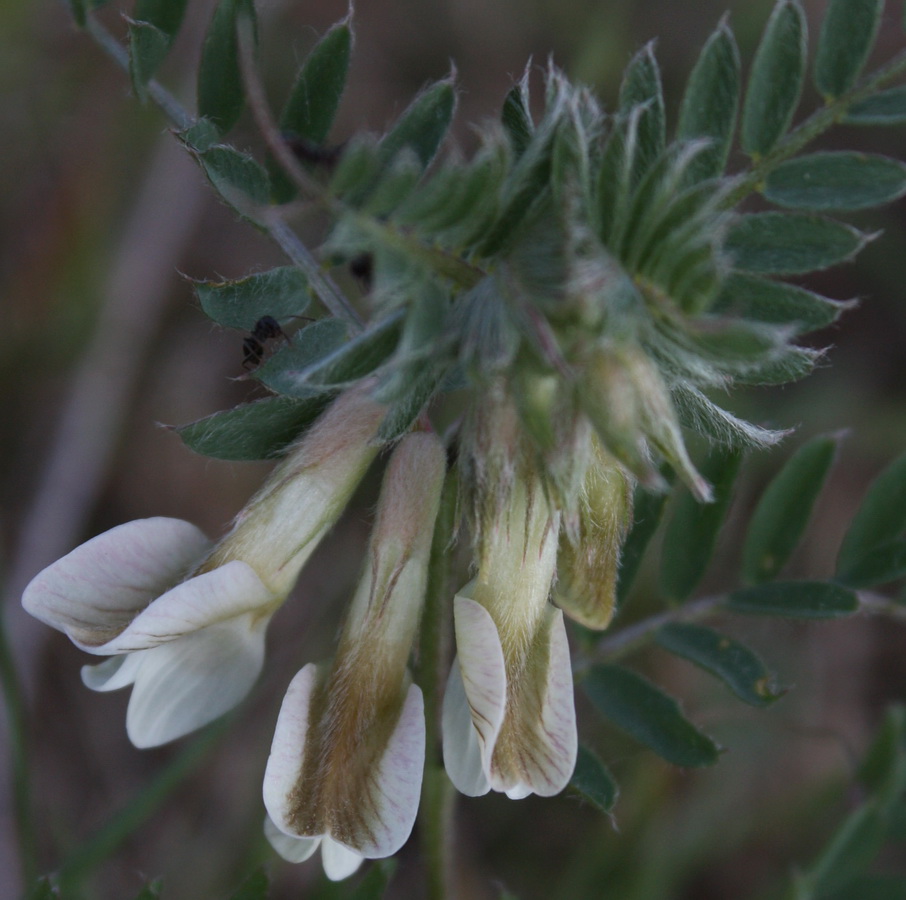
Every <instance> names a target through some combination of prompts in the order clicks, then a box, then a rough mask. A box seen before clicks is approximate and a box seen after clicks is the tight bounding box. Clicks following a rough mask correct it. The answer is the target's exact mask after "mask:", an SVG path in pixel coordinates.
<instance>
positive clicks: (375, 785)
mask: <svg viewBox="0 0 906 900" xmlns="http://www.w3.org/2000/svg"><path fill="white" fill-rule="evenodd" d="M424 768H425V705H424V701H423V699H422V692H421V689H420V688H419V687H417V686H416V685H414V684H411V685H409V690H408V692H407V693H406V700H405V702H404V703H403V708H402V711H401V712H400V717H399V721H398V722H397V723H396V728H394V729H393V734H392V735H391V736H390V740H389V741H388V742H387V748H386V750H385V751H384V755H383V756H382V757H381V759H380V762H379V763H378V765H377V771H376V772H375V773H374V775H373V776H372V777H371V778H369V780H368V785H367V790H368V797H367V798H362V800H363V801H367V802H365V810H366V811H365V813H364V816H363V818H364V819H365V822H366V825H367V830H368V831H369V832H370V833H371V834H372V836H373V838H372V840H370V841H363V842H362V843H361V844H360V845H359V846H358V847H357V848H356V849H357V850H358V851H359V853H361V855H362V856H365V857H367V858H368V859H382V858H383V857H385V856H393V854H394V853H396V851H397V850H399V849H400V847H402V846H403V844H405V843H406V841H407V840H408V839H409V835H410V834H411V833H412V826H413V825H415V817H416V814H417V813H418V801H419V798H420V796H421V790H422V773H423V772H424ZM325 871H326V865H325Z"/></svg>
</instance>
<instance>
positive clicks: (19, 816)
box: [0, 616, 38, 890]
mask: <svg viewBox="0 0 906 900" xmlns="http://www.w3.org/2000/svg"><path fill="white" fill-rule="evenodd" d="M0 685H2V690H3V700H4V705H5V707H6V724H7V728H8V730H9V748H10V757H11V764H10V780H11V781H12V791H13V813H14V819H15V825H16V834H17V837H18V842H19V860H20V865H21V866H22V882H23V884H24V885H25V887H26V890H30V889H31V886H32V885H33V884H34V881H35V878H36V877H37V874H38V866H37V860H36V856H35V825H34V820H33V817H32V805H31V777H30V774H29V767H28V746H27V737H26V735H27V733H28V728H27V723H26V714H25V704H24V703H23V702H22V689H21V685H20V682H19V679H18V677H17V675H16V668H15V664H14V662H13V656H12V653H11V652H10V646H9V641H8V640H7V637H6V626H5V623H4V620H3V617H2V616H0Z"/></svg>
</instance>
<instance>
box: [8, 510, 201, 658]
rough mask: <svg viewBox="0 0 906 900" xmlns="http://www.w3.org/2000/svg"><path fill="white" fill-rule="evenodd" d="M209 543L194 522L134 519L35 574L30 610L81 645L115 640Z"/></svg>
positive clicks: (27, 596)
mask: <svg viewBox="0 0 906 900" xmlns="http://www.w3.org/2000/svg"><path fill="white" fill-rule="evenodd" d="M210 548H211V542H210V541H209V540H208V538H207V537H205V535H204V534H203V533H202V532H201V531H200V530H199V529H198V528H196V527H195V526H194V525H192V524H191V523H190V522H184V521H183V520H182V519H167V518H163V517H158V518H152V519H136V520H135V521H134V522H126V523H125V524H123V525H119V526H117V527H116V528H112V529H111V530H110V531H105V532H104V533H103V534H99V535H98V536H97V537H95V538H92V539H91V540H90V541H87V542H86V543H84V544H82V545H81V546H79V547H76V549H75V550H73V551H72V552H71V553H68V554H67V555H66V556H64V557H62V558H61V559H58V560H57V561H56V562H55V563H53V564H52V565H50V566H48V567H47V568H46V569H44V571H43V572H40V573H39V574H38V575H36V576H35V577H34V578H33V579H32V581H31V583H30V584H29V585H28V587H26V588H25V592H24V593H23V595H22V605H23V606H24V607H25V609H26V611H27V612H29V613H30V614H31V615H33V616H35V617H36V618H38V619H40V620H41V621H42V622H45V623H47V624H48V625H51V626H53V627H54V628H57V629H59V630H60V631H63V632H65V633H66V634H67V635H68V636H69V637H70V638H72V639H73V640H74V641H75V642H76V643H78V644H80V645H83V644H89V645H97V644H101V643H104V642H105V641H108V640H110V638H111V637H112V636H113V635H115V634H116V633H117V632H119V631H120V630H122V628H124V627H125V626H126V625H127V624H128V623H129V622H130V621H131V620H132V619H133V618H134V616H135V615H136V613H138V612H139V611H140V610H142V609H144V608H145V607H146V606H147V605H148V604H149V603H150V602H151V601H152V600H153V599H154V598H155V597H157V596H158V595H160V594H161V593H163V592H164V591H166V590H167V589H168V588H170V587H172V586H173V584H175V583H176V582H178V581H179V580H180V579H181V578H182V577H183V576H184V575H185V573H186V572H188V571H190V570H191V569H192V567H193V566H195V565H196V564H198V563H199V562H200V561H201V560H202V558H203V557H204V556H205V554H206V553H207V552H208V551H209V550H210Z"/></svg>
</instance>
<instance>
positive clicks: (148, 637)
mask: <svg viewBox="0 0 906 900" xmlns="http://www.w3.org/2000/svg"><path fill="white" fill-rule="evenodd" d="M280 599H281V598H275V597H274V595H273V593H272V592H271V591H270V590H269V589H268V588H267V587H266V586H265V585H264V583H263V582H262V581H261V579H260V578H259V577H258V573H257V572H255V570H254V569H253V568H252V567H251V566H250V565H248V563H244V562H241V561H240V560H238V559H235V560H233V561H232V562H228V563H225V564H224V565H222V566H219V567H218V568H216V569H213V570H212V571H210V572H204V573H203V574H201V575H196V576H195V577H194V578H190V579H189V580H188V581H184V582H183V583H182V584H178V585H176V587H175V588H172V589H171V590H169V591H167V592H166V593H165V594H162V595H161V596H160V597H158V598H157V599H156V600H155V601H154V602H153V603H152V604H151V605H150V606H148V607H147V609H145V610H144V611H143V612H140V613H139V614H138V615H137V616H136V617H135V618H134V619H133V620H132V621H131V622H130V623H129V625H128V626H127V627H126V628H125V629H123V631H122V632H120V634H118V635H117V636H116V637H115V638H112V639H111V640H109V641H108V642H107V643H105V644H100V645H96V646H85V645H83V644H81V643H80V642H78V641H76V644H77V645H78V646H80V647H81V648H82V649H83V650H87V651H88V652H89V653H98V654H111V653H132V652H133V651H135V650H147V649H149V648H150V647H156V646H158V645H159V644H164V643H167V642H169V641H172V640H175V639H176V638H181V637H183V636H184V635H187V634H191V633H192V632H194V631H198V630H199V629H202V628H208V627H210V626H211V625H214V624H216V623H218V622H225V621H227V620H229V619H233V618H237V617H240V616H245V615H248V614H253V613H257V615H254V616H252V618H251V621H255V620H256V619H257V618H258V617H265V616H266V617H267V618H270V612H272V609H269V607H271V608H272V607H273V606H275V605H276V602H277V601H278V600H280Z"/></svg>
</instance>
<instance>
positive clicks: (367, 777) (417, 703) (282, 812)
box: [264, 663, 425, 877]
mask: <svg viewBox="0 0 906 900" xmlns="http://www.w3.org/2000/svg"><path fill="white" fill-rule="evenodd" d="M326 674H327V668H326V667H324V666H316V665H315V664H313V663H309V664H308V665H307V666H305V667H304V668H303V669H302V670H301V671H300V672H299V673H298V674H297V675H296V677H295V678H294V679H293V680H292V682H291V683H290V685H289V688H288V689H287V692H286V697H285V698H284V700H283V706H282V707H281V709H280V714H279V716H278V717H277V726H276V728H275V730H274V740H273V743H272V745H271V754H270V757H269V758H268V761H267V767H266V769H265V773H264V805H265V807H266V809H267V811H268V814H269V815H270V817H271V818H272V819H273V822H274V824H275V825H276V827H277V828H278V829H279V830H281V831H283V832H284V833H286V834H288V835H291V836H292V835H294V834H296V831H295V827H296V826H295V825H294V819H295V818H296V817H298V814H299V810H298V809H296V808H295V807H294V803H298V798H299V796H300V793H301V792H300V783H299V779H300V777H301V773H302V771H303V768H304V767H305V766H306V753H307V752H312V751H311V748H309V747H307V746H306V740H307V738H308V735H309V731H310V729H313V728H317V727H318V725H319V724H320V723H312V722H310V713H311V702H312V695H313V693H314V692H315V690H317V689H318V687H319V685H320V681H321V679H322V678H323V677H325V676H326ZM371 713H372V711H371V710H362V713H361V715H362V716H363V717H365V718H366V719H367V718H368V717H369V715H370V714H371ZM319 736H320V737H322V738H324V740H325V743H324V744H323V746H321V747H320V749H319V750H318V751H317V752H318V753H319V754H320V757H322V758H327V757H329V755H330V754H331V753H332V752H333V753H341V752H353V753H354V752H355V751H356V750H359V749H361V750H363V751H365V750H368V749H369V748H368V745H367V742H366V743H364V744H362V745H355V746H354V747H353V748H352V750H351V751H350V748H349V747H348V746H345V745H344V746H342V747H337V746H335V745H333V744H331V743H330V735H329V734H328V735H327V736H326V737H325V736H323V735H319ZM357 762H358V763H360V762H361V760H354V759H353V760H350V761H349V763H348V765H347V764H346V762H345V760H343V759H339V760H336V759H333V760H331V765H330V766H329V769H330V771H332V772H348V773H349V776H350V777H349V781H343V782H336V781H331V782H329V783H319V782H309V783H308V784H307V785H306V788H307V790H306V793H308V794H309V795H310V796H314V797H317V798H318V800H317V801H316V802H318V803H320V804H325V805H324V806H321V807H313V808H311V809H310V810H308V814H309V817H310V818H311V820H312V821H313V822H314V823H321V828H322V829H323V830H322V833H321V834H320V835H315V834H309V835H307V836H308V837H311V838H317V837H322V838H323V839H324V840H325V842H326V841H328V840H330V841H331V842H332V843H335V844H338V845H339V843H340V842H339V841H338V840H337V837H338V835H337V834H336V832H342V834H343V841H342V844H343V846H344V847H345V848H346V851H347V852H348V853H353V854H354V855H355V856H356V857H366V858H369V859H377V858H382V857H386V856H392V855H393V854H394V853H396V851H397V850H399V848H400V847H402V845H403V844H404V843H405V842H406V840H407V839H408V838H409V835H410V834H411V832H412V827H413V825H414V824H415V818H416V814H417V812H418V803H419V797H420V794H421V780H422V773H423V770H424V762H425V715H424V701H423V698H422V693H421V690H420V689H419V688H418V687H417V686H416V685H410V686H409V688H408V690H407V692H406V696H405V699H404V701H403V703H402V707H401V709H400V713H399V717H398V719H397V722H396V725H395V727H394V729H393V732H392V733H391V734H390V736H389V738H388V739H387V743H386V745H385V746H384V748H383V750H382V752H381V753H380V755H379V756H378V757H377V758H376V760H375V761H374V763H373V766H372V767H371V768H370V769H369V770H367V771H366V772H365V773H364V776H363V777H358V776H357V775H355V774H353V773H356V772H361V766H360V765H356V763H357ZM315 788H318V790H315ZM337 822H339V823H341V824H340V825H339V826H337V825H336V823H337ZM309 827H311V826H309ZM315 827H317V825H316V826H315ZM353 844H354V846H353ZM325 846H327V845H326V843H325ZM328 852H332V851H328ZM343 858H345V857H343ZM326 867H327V863H326V862H325V870H326ZM340 877H346V876H345V875H342V876H340Z"/></svg>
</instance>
